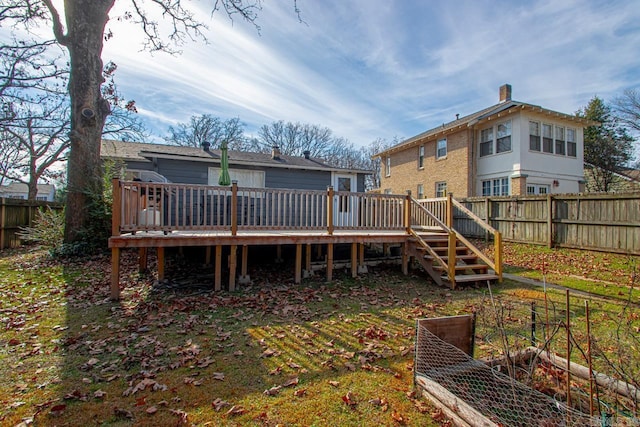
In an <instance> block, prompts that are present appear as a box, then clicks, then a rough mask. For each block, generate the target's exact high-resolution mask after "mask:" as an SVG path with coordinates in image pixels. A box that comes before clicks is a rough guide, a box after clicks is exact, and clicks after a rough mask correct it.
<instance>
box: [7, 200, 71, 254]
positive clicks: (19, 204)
mask: <svg viewBox="0 0 640 427" xmlns="http://www.w3.org/2000/svg"><path fill="white" fill-rule="evenodd" d="M45 207H50V208H51V209H56V210H58V209H62V208H63V206H62V205H61V204H60V203H54V202H43V201H35V202H33V201H27V200H21V199H5V198H0V249H4V248H12V247H16V246H18V245H20V243H21V241H20V237H19V236H18V234H19V233H20V228H21V227H30V226H32V225H33V221H34V220H35V219H36V218H37V216H36V213H37V212H38V209H40V208H45Z"/></svg>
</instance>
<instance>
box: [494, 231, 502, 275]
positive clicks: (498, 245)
mask: <svg viewBox="0 0 640 427" xmlns="http://www.w3.org/2000/svg"><path fill="white" fill-rule="evenodd" d="M493 245H494V250H493V253H494V258H493V261H494V264H495V266H496V268H495V273H496V274H497V275H498V282H499V283H502V234H501V233H500V232H499V231H497V232H496V234H495V235H494V237H493Z"/></svg>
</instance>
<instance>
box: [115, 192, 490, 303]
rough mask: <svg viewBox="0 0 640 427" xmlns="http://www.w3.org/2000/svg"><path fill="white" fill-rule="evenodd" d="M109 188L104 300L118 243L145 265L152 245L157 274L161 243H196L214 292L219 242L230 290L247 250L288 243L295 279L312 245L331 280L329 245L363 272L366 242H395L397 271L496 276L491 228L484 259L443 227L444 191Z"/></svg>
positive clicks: (445, 279)
mask: <svg viewBox="0 0 640 427" xmlns="http://www.w3.org/2000/svg"><path fill="white" fill-rule="evenodd" d="M113 185H114V187H113V188H114V201H113V224H112V237H111V238H110V239H109V247H110V248H111V251H112V275H111V297H112V298H113V299H119V297H120V253H121V249H123V248H138V249H139V259H140V268H141V269H146V263H147V261H146V259H147V250H148V249H149V248H156V249H157V254H158V278H159V279H163V278H164V274H165V272H164V269H165V248H171V247H203V248H205V250H206V258H207V262H209V261H210V260H211V259H212V257H213V260H214V267H215V270H214V271H215V273H214V278H213V286H214V289H215V290H220V289H222V281H221V278H222V274H221V271H222V270H223V268H222V266H223V264H222V254H223V248H228V249H226V250H225V253H228V256H229V259H228V264H225V265H228V272H229V284H228V289H229V290H234V289H235V288H236V280H238V281H239V282H240V283H243V282H245V281H247V280H248V277H249V276H248V271H247V268H248V267H247V265H248V253H249V250H248V248H249V247H250V246H260V245H275V246H277V247H278V248H280V247H281V246H283V245H293V246H295V254H296V255H295V257H296V258H295V263H294V265H295V267H294V270H295V271H294V278H295V282H296V283H299V282H300V281H301V280H302V276H303V274H305V273H306V272H309V271H311V258H312V256H311V253H312V250H313V249H312V246H315V250H317V251H320V252H322V253H323V254H324V259H325V262H326V277H327V281H331V279H332V272H333V261H334V259H333V253H334V245H350V246H351V256H350V261H351V262H350V265H351V273H352V275H353V276H354V277H355V276H357V275H358V274H359V273H360V272H363V271H366V267H365V259H364V254H365V245H372V244H382V245H397V246H400V247H401V256H402V269H403V271H404V272H405V273H407V272H408V269H409V262H410V259H411V258H416V259H417V261H419V263H420V264H421V265H422V266H423V267H425V270H426V271H427V273H429V274H430V275H431V276H432V278H434V280H435V281H436V282H437V283H439V284H441V285H448V286H451V287H454V286H455V283H456V277H458V278H460V279H461V276H462V275H468V276H473V277H474V280H484V279H488V280H492V279H496V278H498V279H499V278H501V264H500V253H501V250H500V245H501V240H500V236H499V233H498V234H494V238H495V241H496V244H497V245H498V246H497V251H496V257H495V260H491V259H489V258H487V257H486V256H484V255H483V254H481V253H480V251H478V250H477V249H476V248H475V247H473V245H471V243H470V242H468V241H467V240H466V239H464V237H463V236H461V235H459V234H456V232H455V230H453V229H452V228H451V227H450V225H448V224H451V223H452V222H453V220H452V218H453V217H452V215H453V208H454V203H455V201H453V199H452V198H451V197H449V198H441V199H432V200H426V201H417V200H415V199H413V198H411V195H410V194H408V195H406V196H403V195H385V194H368V193H348V192H344V193H342V192H334V191H333V189H332V188H328V189H327V191H326V192H323V191H296V190H281V189H264V188H263V189H254V188H238V186H237V185H236V184H235V183H234V184H233V185H232V187H231V188H229V187H213V186H204V185H183V184H164V183H162V184H160V183H142V182H127V181H119V180H114V182H113ZM458 209H463V207H458ZM471 215H473V214H471ZM473 219H474V220H478V221H480V222H482V220H480V219H479V218H473ZM483 227H485V228H487V230H488V232H495V230H493V229H492V228H491V227H489V226H488V225H486V224H485V225H483ZM443 245H444V246H443ZM460 245H462V246H460ZM239 250H240V251H239ZM238 252H240V253H241V254H240V257H239V259H238ZM496 261H497V262H496ZM238 269H239V270H240V271H239V277H238ZM489 269H492V272H489ZM459 281H460V282H463V281H464V280H459Z"/></svg>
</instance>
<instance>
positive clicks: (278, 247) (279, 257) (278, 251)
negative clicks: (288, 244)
mask: <svg viewBox="0 0 640 427" xmlns="http://www.w3.org/2000/svg"><path fill="white" fill-rule="evenodd" d="M283 262H284V260H283V259H282V245H276V264H280V263H283Z"/></svg>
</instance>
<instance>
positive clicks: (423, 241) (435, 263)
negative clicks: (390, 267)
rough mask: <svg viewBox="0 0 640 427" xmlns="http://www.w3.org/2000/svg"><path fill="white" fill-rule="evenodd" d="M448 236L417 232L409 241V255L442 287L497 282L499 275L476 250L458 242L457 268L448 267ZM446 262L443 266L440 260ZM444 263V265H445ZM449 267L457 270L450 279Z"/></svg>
mask: <svg viewBox="0 0 640 427" xmlns="http://www.w3.org/2000/svg"><path fill="white" fill-rule="evenodd" d="M448 243H449V236H448V235H447V233H444V232H428V233H425V232H418V233H416V234H415V235H414V237H413V238H412V239H410V242H409V255H411V256H413V257H414V259H415V260H416V261H417V262H418V263H419V264H420V265H421V266H422V267H423V268H424V269H425V271H426V272H427V273H428V274H429V275H430V276H431V277H432V278H433V279H434V281H435V282H436V283H438V284H439V285H441V286H448V287H450V288H452V289H453V288H455V286H456V284H460V283H475V282H486V281H487V280H491V281H493V280H498V279H499V276H498V275H497V274H495V271H494V270H493V269H492V268H490V266H489V265H488V264H487V263H486V262H484V261H483V260H482V259H481V258H480V257H479V256H478V255H477V254H476V253H474V251H473V250H472V249H471V248H470V247H469V246H467V244H465V243H464V242H462V241H461V240H459V239H457V238H456V239H455V249H454V250H455V266H453V267H449V265H448V264H449V255H448V253H449V244H448ZM440 260H441V261H444V263H442V262H439V261H440ZM443 264H444V265H443ZM449 268H453V269H454V271H455V276H454V280H450V278H449V274H448V273H449Z"/></svg>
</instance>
